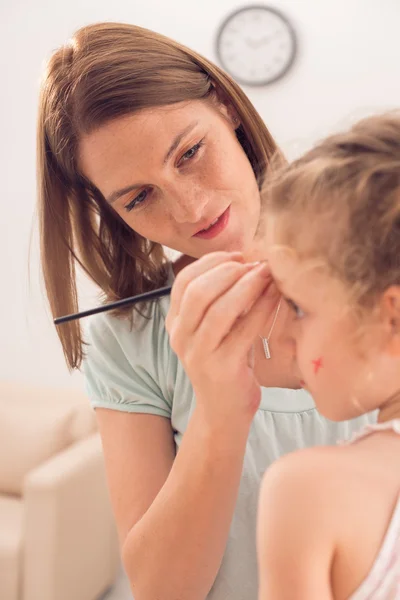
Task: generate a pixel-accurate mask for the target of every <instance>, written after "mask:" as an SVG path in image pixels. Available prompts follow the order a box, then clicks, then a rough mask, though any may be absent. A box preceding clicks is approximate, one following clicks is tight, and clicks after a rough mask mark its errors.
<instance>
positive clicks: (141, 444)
mask: <svg viewBox="0 0 400 600" xmlns="http://www.w3.org/2000/svg"><path fill="white" fill-rule="evenodd" d="M96 413H97V415H98V421H99V425H100V431H101V436H102V441H103V447H104V454H105V459H106V467H107V474H108V482H109V489H110V493H111V499H112V504H113V508H114V513H115V516H116V520H117V524H118V531H119V536H120V541H121V547H122V557H123V563H124V567H125V570H126V572H127V575H128V577H129V580H130V583H131V588H132V592H133V594H134V597H135V600H154V599H155V598H160V599H161V598H162V600H169V599H171V600H176V598H184V599H185V600H191V599H193V600H194V599H196V600H197V599H199V600H200V599H201V600H204V598H205V597H206V595H207V593H208V592H209V590H210V588H211V586H212V584H213V582H214V580H215V577H216V575H217V572H218V569H219V566H220V563H221V559H222V556H223V553H224V549H225V545H226V540H227V536H228V532H229V527H230V523H231V519H232V515H233V510H234V506H235V502H236V497H237V491H238V487H239V482H240V476H241V471H242V462H243V456H244V451H245V446H246V440H247V435H248V428H249V423H248V422H247V423H246V422H243V423H239V422H234V420H233V419H232V420H231V421H229V422H226V423H225V424H224V426H223V427H220V428H219V429H218V430H217V429H213V428H212V427H209V426H208V425H207V424H206V423H204V422H203V420H202V419H201V417H200V416H199V415H198V414H197V413H196V411H195V412H194V414H193V417H192V419H191V421H190V423H189V425H188V429H187V431H186V433H185V434H184V436H183V440H182V443H181V447H180V449H179V452H178V455H177V457H176V459H175V461H174V458H175V449H174V442H173V436H172V431H171V426H170V423H169V421H168V419H165V418H164V417H158V416H154V415H141V414H127V413H120V412H117V411H110V410H108V409H97V411H96Z"/></svg>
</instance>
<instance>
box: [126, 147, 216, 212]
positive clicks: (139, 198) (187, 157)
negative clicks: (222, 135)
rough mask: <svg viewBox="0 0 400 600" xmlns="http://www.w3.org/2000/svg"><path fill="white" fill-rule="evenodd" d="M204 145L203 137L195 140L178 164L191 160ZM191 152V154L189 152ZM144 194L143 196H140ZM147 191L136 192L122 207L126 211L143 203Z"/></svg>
mask: <svg viewBox="0 0 400 600" xmlns="http://www.w3.org/2000/svg"><path fill="white" fill-rule="evenodd" d="M203 145H204V138H203V139H202V140H200V142H197V144H195V145H194V146H192V147H191V148H189V150H187V151H186V152H185V153H184V154H183V155H182V156H181V158H180V159H179V161H178V165H179V163H181V162H182V161H184V162H188V161H190V160H192V159H193V158H194V157H195V156H196V154H197V153H198V151H199V150H200V148H201V147H202V146H203ZM191 152H192V154H190V153H191ZM143 194H144V197H143V198H142V196H143ZM148 194H149V192H148V190H143V191H142V192H140V194H138V195H137V196H136V197H135V198H133V200H131V201H130V202H129V204H126V205H125V206H124V209H125V210H126V211H127V212H130V211H131V210H133V209H134V208H136V206H138V205H140V204H143V202H145V201H146V198H147V196H148Z"/></svg>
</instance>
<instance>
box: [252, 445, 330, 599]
mask: <svg viewBox="0 0 400 600" xmlns="http://www.w3.org/2000/svg"><path fill="white" fill-rule="evenodd" d="M320 450H321V453H323V452H324V451H325V449H322V448H321V449H314V448H313V449H308V450H304V451H300V452H295V453H293V454H290V455H288V456H285V457H284V458H281V459H279V460H278V461H277V462H275V463H274V464H273V465H272V466H271V467H270V468H269V469H268V470H267V472H266V474H265V476H264V480H263V484H262V488H261V492H260V500H259V510H258V527H257V547H258V569H259V596H258V598H259V600H270V599H271V598H274V600H305V599H307V600H333V594H332V587H331V567H332V562H333V557H334V550H335V545H336V539H335V521H334V519H332V518H331V517H333V516H334V514H335V513H336V512H337V511H332V510H331V506H332V504H331V503H332V501H333V499H332V498H333V495H332V490H331V489H330V487H331V486H330V484H329V473H327V468H326V462H325V461H324V456H323V454H321V453H320ZM324 462H325V464H324Z"/></svg>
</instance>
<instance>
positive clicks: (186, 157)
mask: <svg viewBox="0 0 400 600" xmlns="http://www.w3.org/2000/svg"><path fill="white" fill-rule="evenodd" d="M202 145H203V141H201V142H199V143H198V144H195V145H194V146H193V147H192V148H190V149H189V150H188V151H187V152H185V154H184V155H183V156H182V158H181V159H180V161H179V163H182V162H186V161H187V160H190V159H192V158H193V157H194V156H195V155H196V154H197V153H198V151H199V150H200V148H201V146H202Z"/></svg>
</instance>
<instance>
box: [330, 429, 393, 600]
mask: <svg viewBox="0 0 400 600" xmlns="http://www.w3.org/2000/svg"><path fill="white" fill-rule="evenodd" d="M333 452H335V454H336V456H335V457H333V461H336V463H335V465H334V468H335V475H334V478H335V480H336V481H337V484H338V486H340V488H339V489H338V491H337V493H336V494H335V495H336V502H335V505H332V506H333V508H334V511H335V520H334V523H335V527H336V530H337V534H338V539H337V544H338V545H337V551H336V553H335V558H334V561H333V568H332V585H333V591H334V597H335V599H336V598H337V599H338V600H341V599H342V598H343V600H344V599H346V598H349V597H350V598H351V600H366V599H367V598H374V599H375V600H378V599H382V600H392V599H394V598H400V420H399V419H397V420H395V421H388V422H386V423H384V424H378V425H371V426H368V427H367V428H365V429H364V430H363V431H362V432H361V433H360V434H359V435H357V436H356V438H355V439H354V440H353V441H352V443H351V444H349V445H345V446H343V447H342V448H341V449H340V451H338V449H334V450H333Z"/></svg>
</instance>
